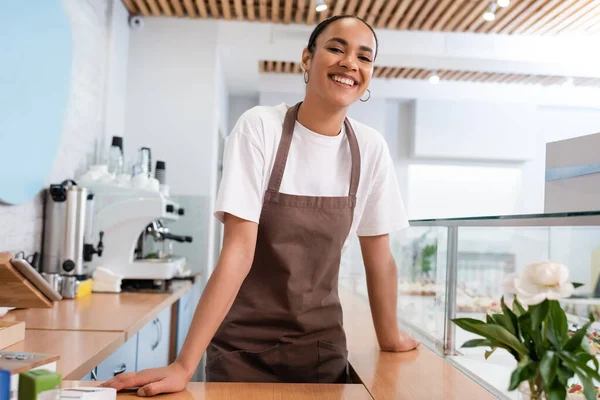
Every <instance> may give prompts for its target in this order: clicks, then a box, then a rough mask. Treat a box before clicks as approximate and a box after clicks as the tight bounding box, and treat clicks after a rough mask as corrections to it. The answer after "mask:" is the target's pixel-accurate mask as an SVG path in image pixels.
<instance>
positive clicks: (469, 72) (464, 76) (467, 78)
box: [462, 71, 477, 81]
mask: <svg viewBox="0 0 600 400" xmlns="http://www.w3.org/2000/svg"><path fill="white" fill-rule="evenodd" d="M476 73H477V72H473V71H467V73H466V74H465V75H463V77H462V78H463V79H464V80H465V81H470V80H471V79H473V76H475V74H476Z"/></svg>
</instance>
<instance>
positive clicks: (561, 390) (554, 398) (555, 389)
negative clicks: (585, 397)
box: [548, 381, 567, 400]
mask: <svg viewBox="0 0 600 400" xmlns="http://www.w3.org/2000/svg"><path fill="white" fill-rule="evenodd" d="M566 398H567V386H566V385H563V384H561V383H560V382H559V381H554V382H552V385H551V386H550V390H549V393H548V400H565V399H566Z"/></svg>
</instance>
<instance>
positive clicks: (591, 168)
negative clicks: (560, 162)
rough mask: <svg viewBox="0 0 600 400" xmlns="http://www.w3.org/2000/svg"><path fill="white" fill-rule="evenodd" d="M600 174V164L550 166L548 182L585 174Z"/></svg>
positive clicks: (547, 175) (547, 173) (547, 172)
mask: <svg viewBox="0 0 600 400" xmlns="http://www.w3.org/2000/svg"><path fill="white" fill-rule="evenodd" d="M592 174H600V164H588V165H575V166H573V167H559V168H548V169H547V170H546V182H551V181H558V180H562V179H570V178H577V177H579V176H584V175H592Z"/></svg>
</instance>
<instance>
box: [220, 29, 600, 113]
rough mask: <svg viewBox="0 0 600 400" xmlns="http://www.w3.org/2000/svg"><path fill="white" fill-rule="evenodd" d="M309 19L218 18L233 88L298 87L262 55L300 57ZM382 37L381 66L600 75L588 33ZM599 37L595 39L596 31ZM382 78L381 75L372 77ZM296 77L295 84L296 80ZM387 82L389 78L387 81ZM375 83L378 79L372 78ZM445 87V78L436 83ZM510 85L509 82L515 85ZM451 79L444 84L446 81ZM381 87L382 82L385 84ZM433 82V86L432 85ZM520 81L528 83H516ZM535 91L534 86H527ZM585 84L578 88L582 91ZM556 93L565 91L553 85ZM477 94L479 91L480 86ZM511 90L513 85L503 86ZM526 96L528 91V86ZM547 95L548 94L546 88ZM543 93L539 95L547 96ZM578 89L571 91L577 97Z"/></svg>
mask: <svg viewBox="0 0 600 400" xmlns="http://www.w3.org/2000/svg"><path fill="white" fill-rule="evenodd" d="M311 31H312V27H309V26H306V25H274V24H253V23H248V22H237V21H236V22H233V21H218V43H219V48H220V57H221V64H222V66H223V69H224V73H225V77H226V80H227V83H228V87H229V91H230V93H231V94H234V95H239V94H256V93H258V92H259V91H260V90H264V89H265V88H266V87H269V88H273V87H274V88H280V89H281V90H280V91H290V90H291V91H299V90H303V85H302V82H301V78H300V77H299V76H296V75H291V76H278V75H277V74H274V75H268V76H265V75H263V76H260V74H259V72H258V62H259V60H273V61H298V60H300V57H301V54H302V50H303V48H304V46H306V43H307V41H308V37H309V35H310V32H311ZM377 34H378V37H379V43H380V50H379V55H378V58H377V62H376V64H378V65H383V66H398V67H415V68H427V69H457V70H473V71H485V72H513V73H526V74H548V75H565V76H582V77H600V52H599V51H598V45H597V43H593V39H592V38H590V37H568V36H561V37H540V36H514V35H489V34H471V33H445V32H414V31H390V30H378V31H377ZM596 41H597V39H596ZM377 80H379V79H377ZM296 82H297V84H296ZM390 83H391V84H390ZM373 84H374V85H375V86H377V85H378V83H377V82H373ZM445 84H446V85H451V86H450V87H451V88H452V90H451V91H452V92H454V93H456V91H457V90H461V88H464V89H465V90H466V91H467V92H470V93H478V91H477V90H475V88H479V89H481V87H484V88H485V87H487V88H497V86H499V85H494V84H482V83H462V82H446V83H445ZM379 85H380V86H381V89H382V91H381V92H380V95H383V94H384V93H385V95H386V96H388V95H392V96H391V97H404V96H400V95H399V93H401V92H402V91H403V90H406V91H408V92H410V94H412V93H413V92H415V91H416V92H417V93H419V92H420V91H421V89H420V88H423V89H424V90H426V89H425V88H429V84H428V83H426V82H411V81H403V80H397V81H392V82H389V81H386V82H385V84H382V83H379ZM437 86H438V87H442V86H443V85H437ZM511 86H513V87H512V89H513V90H514V89H515V87H514V85H511ZM447 87H448V86H447ZM384 89H385V90H384ZM429 89H430V88H429ZM517 89H525V88H517ZM527 89H529V91H528V92H530V93H532V94H533V95H535V93H538V94H537V96H538V97H539V90H536V89H538V88H531V87H530V88H527ZM582 90H583V92H581V91H582ZM576 91H577V93H588V92H589V91H592V92H589V93H594V94H595V96H592V97H593V98H591V99H590V100H591V101H588V99H587V97H589V96H584V97H585V99H584V100H585V101H583V102H582V101H579V103H584V104H587V105H596V104H597V102H596V101H594V100H595V97H600V96H598V90H597V89H588V90H587V92H586V91H585V90H584V89H577V90H576ZM550 92H555V94H556V95H558V96H559V97H560V96H562V95H563V94H564V93H562V92H556V88H550ZM477 95H479V93H478V94H477ZM505 95H507V96H510V93H505ZM530 96H531V94H530ZM544 96H545V95H544ZM544 96H542V97H544ZM579 97H580V96H579V95H578V96H574V99H576V98H579Z"/></svg>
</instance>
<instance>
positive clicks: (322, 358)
mask: <svg viewBox="0 0 600 400" xmlns="http://www.w3.org/2000/svg"><path fill="white" fill-rule="evenodd" d="M318 346H319V364H318V365H317V379H318V383H347V382H348V378H349V370H348V350H347V349H346V348H345V347H342V346H338V345H336V344H333V343H329V342H324V341H322V340H319V344H318Z"/></svg>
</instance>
